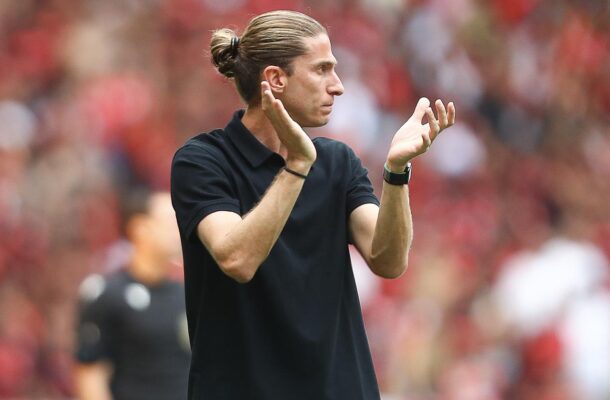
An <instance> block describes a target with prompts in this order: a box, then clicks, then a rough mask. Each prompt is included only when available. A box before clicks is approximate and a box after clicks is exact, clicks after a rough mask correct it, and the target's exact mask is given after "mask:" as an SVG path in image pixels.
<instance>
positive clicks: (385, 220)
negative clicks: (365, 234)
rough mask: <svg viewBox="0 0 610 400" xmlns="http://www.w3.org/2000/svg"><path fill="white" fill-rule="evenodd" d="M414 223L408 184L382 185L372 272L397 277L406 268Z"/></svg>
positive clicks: (372, 257) (372, 253)
mask: <svg viewBox="0 0 610 400" xmlns="http://www.w3.org/2000/svg"><path fill="white" fill-rule="evenodd" d="M412 240H413V223H412V219H411V208H410V206H409V187H408V186H407V185H400V186H397V185H390V184H388V183H384V184H383V192H382V194H381V206H380V208H379V215H378V217H377V224H376V226H375V234H374V236H373V244H372V247H371V255H370V260H369V264H370V267H371V269H372V270H373V272H375V273H376V274H377V275H380V276H383V277H386V278H396V277H398V276H400V275H401V274H402V273H403V272H404V271H405V270H406V268H407V262H408V256H409V249H410V247H411V241H412Z"/></svg>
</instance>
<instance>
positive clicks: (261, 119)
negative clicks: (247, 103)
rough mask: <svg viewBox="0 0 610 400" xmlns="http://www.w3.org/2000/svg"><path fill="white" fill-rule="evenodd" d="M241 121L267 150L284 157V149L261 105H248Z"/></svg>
mask: <svg viewBox="0 0 610 400" xmlns="http://www.w3.org/2000/svg"><path fill="white" fill-rule="evenodd" d="M241 123H242V124H244V126H245V127H246V128H247V129H248V130H249V131H250V133H252V134H253V135H254V137H255V138H256V139H258V141H259V142H261V143H262V144H263V145H265V146H266V147H267V148H268V149H269V150H271V151H273V152H275V153H278V154H279V155H281V156H282V157H284V158H286V151H285V149H284V146H282V142H281V141H280V139H279V137H278V135H277V132H276V131H275V129H274V128H273V125H271V122H270V121H269V119H268V118H267V116H265V113H264V112H263V109H262V108H261V106H257V107H248V108H247V109H246V113H245V114H244V116H243V117H242V119H241Z"/></svg>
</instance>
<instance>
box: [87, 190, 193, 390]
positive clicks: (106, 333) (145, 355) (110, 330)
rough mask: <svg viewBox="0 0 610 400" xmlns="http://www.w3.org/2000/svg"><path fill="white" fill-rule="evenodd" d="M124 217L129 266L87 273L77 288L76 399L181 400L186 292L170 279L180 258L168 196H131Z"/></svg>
mask: <svg viewBox="0 0 610 400" xmlns="http://www.w3.org/2000/svg"><path fill="white" fill-rule="evenodd" d="M123 213H124V216H123V220H124V224H125V234H126V236H127V238H128V239H129V241H130V243H131V245H132V247H133V253H132V256H131V259H130V261H129V262H128V264H127V268H126V269H124V270H120V271H118V272H116V273H113V274H111V275H110V276H107V277H102V276H100V275H92V276H90V277H88V278H87V279H85V281H84V282H83V284H82V285H81V288H80V294H81V301H82V304H81V309H80V321H79V329H78V347H77V351H76V358H77V367H76V392H77V397H78V398H79V399H82V400H89V399H115V400H119V399H147V400H149V399H159V400H161V399H167V400H169V399H179V398H186V385H187V377H188V365H189V360H190V351H189V344H188V335H187V331H186V316H185V309H184V288H183V286H182V284H181V283H179V282H176V281H171V280H169V277H168V274H169V273H170V265H171V264H170V263H171V261H172V259H173V258H175V257H176V256H177V255H178V256H179V254H180V253H179V252H180V247H179V244H178V243H179V242H178V241H179V238H178V232H177V229H176V222H175V217H174V213H173V210H172V208H171V200H170V196H169V193H154V194H151V193H150V192H148V191H147V190H144V189H142V190H134V191H131V192H130V193H129V194H128V196H127V197H126V199H125V201H124V204H123Z"/></svg>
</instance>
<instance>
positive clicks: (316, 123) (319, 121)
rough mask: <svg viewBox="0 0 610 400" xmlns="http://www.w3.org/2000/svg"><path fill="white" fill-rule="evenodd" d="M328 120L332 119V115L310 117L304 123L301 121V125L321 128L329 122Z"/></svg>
mask: <svg viewBox="0 0 610 400" xmlns="http://www.w3.org/2000/svg"><path fill="white" fill-rule="evenodd" d="M328 121H330V115H324V116H321V117H318V118H316V119H310V120H308V121H306V122H305V123H302V124H301V123H299V125H301V126H302V127H303V128H319V127H321V126H324V125H326V124H328Z"/></svg>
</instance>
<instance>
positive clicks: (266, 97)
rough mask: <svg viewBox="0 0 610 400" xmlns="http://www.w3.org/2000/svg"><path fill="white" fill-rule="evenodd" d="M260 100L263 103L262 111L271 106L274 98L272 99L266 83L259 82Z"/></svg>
mask: <svg viewBox="0 0 610 400" xmlns="http://www.w3.org/2000/svg"><path fill="white" fill-rule="evenodd" d="M261 98H262V102H263V110H268V109H269V108H271V104H272V103H273V100H275V98H274V97H273V93H271V87H270V86H269V82H267V81H263V82H261Z"/></svg>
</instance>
